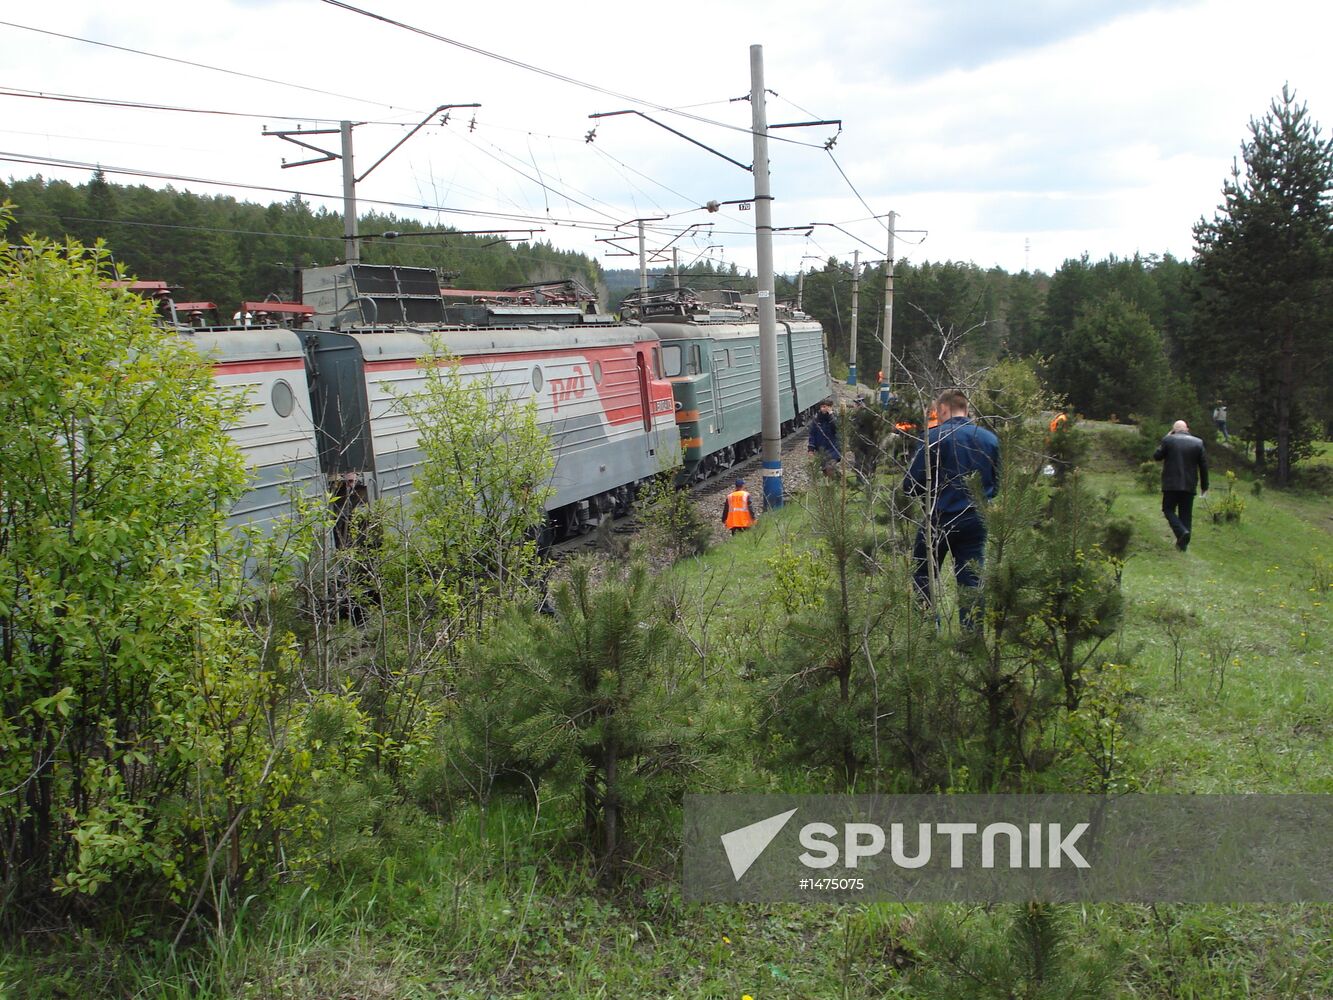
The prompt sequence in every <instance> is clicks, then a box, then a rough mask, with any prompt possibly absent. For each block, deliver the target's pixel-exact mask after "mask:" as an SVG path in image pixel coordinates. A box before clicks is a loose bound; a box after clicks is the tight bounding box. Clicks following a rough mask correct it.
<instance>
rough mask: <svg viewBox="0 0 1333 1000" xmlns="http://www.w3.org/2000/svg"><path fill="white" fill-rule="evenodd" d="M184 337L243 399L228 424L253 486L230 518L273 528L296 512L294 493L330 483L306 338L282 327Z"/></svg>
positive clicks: (217, 380) (216, 375) (221, 384)
mask: <svg viewBox="0 0 1333 1000" xmlns="http://www.w3.org/2000/svg"><path fill="white" fill-rule="evenodd" d="M185 336H186V337H187V339H188V341H189V342H190V343H191V345H192V346H193V347H194V348H195V350H197V351H199V352H200V353H201V354H202V355H203V356H204V357H206V358H209V359H210V360H211V361H212V363H213V379H214V382H215V383H216V384H217V385H218V386H219V387H221V388H223V389H225V390H226V391H227V392H228V393H229V394H232V395H233V397H234V398H238V399H240V400H242V402H243V406H242V409H241V411H240V413H239V415H238V417H237V419H236V420H235V421H234V422H233V423H232V425H231V426H230V427H228V429H227V430H228V433H229V435H230V436H231V439H232V442H233V444H235V446H236V447H237V448H238V449H239V450H240V451H241V453H242V455H243V456H244V457H245V462H246V465H247V467H248V469H249V471H250V489H249V491H248V492H247V493H246V494H245V495H244V496H243V497H242V498H241V499H240V500H239V501H238V502H237V504H236V506H235V507H234V508H233V509H232V511H231V513H230V515H229V517H228V523H229V524H231V525H232V526H240V525H247V524H258V525H260V526H261V527H262V528H263V529H264V530H265V531H269V530H271V526H272V524H273V522H274V520H275V519H277V518H279V517H282V516H284V515H286V514H287V513H289V511H290V508H291V501H290V499H289V497H288V496H287V494H288V493H289V492H291V491H292V490H295V491H296V492H297V493H298V494H304V495H311V496H314V495H319V494H321V493H322V492H323V488H324V486H323V478H322V477H321V475H320V470H319V453H318V448H317V445H316V437H315V425H314V420H313V416H312V413H311V406H310V386H309V382H308V380H307V375H306V367H305V356H304V354H303V352H302V350H301V344H300V341H299V340H298V339H297V338H296V337H295V336H294V335H292V334H291V333H290V332H287V331H284V330H278V329H272V330H262V331H249V330H246V331H241V330H233V331H226V332H217V333H211V332H210V333H204V334H198V335H191V334H186V335H185Z"/></svg>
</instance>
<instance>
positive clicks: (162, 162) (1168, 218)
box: [0, 0, 1333, 273]
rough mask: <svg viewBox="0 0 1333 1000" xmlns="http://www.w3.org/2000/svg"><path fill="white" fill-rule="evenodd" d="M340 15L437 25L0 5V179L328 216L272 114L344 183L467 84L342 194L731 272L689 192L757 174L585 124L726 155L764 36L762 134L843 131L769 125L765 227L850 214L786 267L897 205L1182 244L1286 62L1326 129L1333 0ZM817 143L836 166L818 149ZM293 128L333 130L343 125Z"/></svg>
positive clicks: (955, 219) (1059, 234)
mask: <svg viewBox="0 0 1333 1000" xmlns="http://www.w3.org/2000/svg"><path fill="white" fill-rule="evenodd" d="M351 5H352V6H354V7H357V8H360V9H362V10H365V11H371V12H374V13H376V14H380V15H384V16H386V17H390V18H393V19H395V20H398V21H401V22H403V23H404V24H406V25H409V26H411V27H412V28H418V29H422V30H423V31H425V32H429V33H431V34H434V35H437V36H442V37H443V38H444V39H448V40H449V41H443V40H440V39H438V38H430V37H427V36H426V35H423V34H420V33H417V32H413V31H411V30H407V29H406V28H404V27H398V26H393V25H390V24H386V23H383V22H382V21H378V20H375V19H372V18H370V17H368V16H366V15H365V14H363V13H357V12H355V11H352V10H348V9H346V8H343V7H339V6H337V5H334V4H331V3H328V2H325V0H193V2H189V3H181V2H179V0H173V2H157V0H142V2H134V0H130V2H127V3H122V4H119V5H114V6H113V5H108V4H106V3H104V2H100V0H99V2H93V0H58V2H47V3H44V4H40V3H27V4H19V3H8V4H5V6H4V10H3V13H0V18H3V20H4V21H6V22H10V23H7V24H0V89H3V90H4V91H5V92H6V94H5V96H0V156H3V157H5V158H6V159H7V160H8V161H9V162H0V176H11V177H28V176H31V175H33V174H35V173H39V172H40V173H42V174H43V175H45V176H47V177H63V178H66V179H69V180H72V181H84V180H86V179H87V178H88V176H89V171H88V169H86V168H84V169H69V168H62V167H59V166H54V165H51V164H49V163H48V164H45V165H40V166H39V165H33V164H31V163H25V162H13V160H14V159H15V158H18V159H21V160H23V159H32V158H50V159H53V160H56V161H62V162H63V161H73V162H76V163H80V164H87V163H100V164H102V165H103V166H104V168H106V169H107V171H108V177H109V179H111V180H113V181H117V182H119V183H146V184H151V185H154V186H161V185H163V184H166V183H168V181H166V180H161V179H153V178H142V177H134V176H127V175H124V174H119V173H116V172H114V170H117V169H121V168H124V169H129V170H136V171H148V172H153V173H158V174H164V175H174V176H176V177H181V178H190V180H174V181H171V182H170V183H173V184H175V186H176V187H178V188H186V189H188V190H191V191H195V192H198V193H201V194H231V195H234V196H236V197H238V198H242V199H247V200H255V201H261V202H264V203H267V202H270V201H274V200H285V199H286V198H287V197H290V194H291V192H294V191H300V192H307V193H309V194H311V195H319V194H324V195H328V196H330V198H329V199H327V200H325V199H319V198H315V199H314V200H316V201H317V202H318V203H320V204H328V205H329V206H330V207H331V208H334V209H340V208H341V201H340V198H341V190H342V187H341V167H340V165H339V164H338V163H337V162H336V161H335V162H327V163H321V164H317V165H312V166H304V167H297V168H292V169H283V167H282V160H283V158H284V157H285V158H286V159H287V160H288V161H289V162H291V161H295V160H298V159H302V158H304V156H305V155H306V154H305V153H304V152H303V151H302V150H300V149H299V148H297V147H295V146H292V145H289V144H287V143H284V142H282V141H281V140H279V139H276V138H273V137H265V136H263V134H262V132H263V130H264V129H265V127H267V128H269V129H270V130H272V129H290V128H295V127H296V126H297V125H298V124H300V125H302V126H303V127H304V128H307V129H310V128H328V127H334V128H336V123H337V121H338V120H339V119H350V120H353V121H356V122H361V123H364V124H360V125H358V127H357V128H356V129H355V132H354V136H355V163H356V166H357V172H358V173H361V172H363V171H364V170H365V169H366V168H368V167H370V166H371V165H372V164H373V163H374V162H375V160H376V159H378V158H379V157H380V156H381V155H382V154H383V153H384V152H386V151H387V150H388V149H389V148H390V147H391V146H392V145H393V144H394V143H395V142H397V141H398V140H399V139H401V138H402V137H403V136H404V134H405V133H406V127H405V125H404V123H408V124H415V123H416V122H418V121H420V120H421V118H422V117H424V116H425V115H426V113H427V112H429V111H430V110H431V109H432V108H435V107H437V106H439V105H441V104H466V103H472V102H476V103H480V104H481V105H482V107H481V108H479V109H476V110H475V111H474V110H473V109H459V110H456V111H454V112H453V113H452V115H451V118H450V121H449V123H448V124H446V125H438V124H432V125H430V126H428V127H427V128H425V129H423V130H422V131H421V132H419V133H418V134H417V135H415V136H414V137H413V138H411V139H410V140H409V141H407V142H406V143H405V144H404V145H403V147H402V148H401V149H399V150H398V151H397V152H395V153H394V154H393V155H392V156H391V157H390V158H389V159H388V160H386V161H385V162H384V163H383V165H381V166H379V167H377V168H376V169H375V170H374V171H373V173H371V174H370V176H368V177H366V178H365V179H364V180H363V181H361V183H360V184H359V186H358V194H359V197H360V198H361V199H362V207H363V209H364V208H368V207H371V204H372V202H375V201H378V202H382V203H394V202H397V203H403V204H409V205H414V206H429V207H430V208H429V210H425V211H423V210H421V209H415V210H413V209H408V208H393V209H390V210H394V211H398V212H400V213H403V214H411V215H413V216H415V217H419V218H422V219H425V220H427V221H430V222H432V223H439V224H442V225H450V226H454V227H456V228H463V229H482V228H499V227H504V226H513V227H515V228H518V229H528V228H541V229H544V230H545V232H543V233H541V234H540V235H539V236H537V237H536V238H538V239H545V240H550V241H551V242H553V243H555V244H556V245H557V246H560V247H565V248H570V249H577V250H582V251H584V252H588V253H591V254H596V255H599V257H600V259H601V260H602V263H603V264H604V265H605V266H607V267H617V266H620V267H624V266H637V263H636V261H634V260H633V259H632V258H629V257H608V256H605V253H606V252H607V251H608V249H609V248H610V245H609V244H605V243H598V242H596V241H597V239H598V238H605V237H610V236H614V235H616V228H615V227H616V224H617V223H623V222H625V221H626V220H630V219H634V218H638V217H642V216H669V218H668V219H666V220H665V221H662V222H655V223H653V224H652V225H653V227H654V228H653V231H652V232H651V233H650V237H649V244H650V248H651V247H653V246H662V245H664V244H666V243H667V242H669V241H671V240H672V239H673V238H674V237H678V238H677V239H676V242H675V245H676V246H677V247H678V248H680V249H681V251H682V255H683V257H684V259H685V260H688V259H690V258H693V257H695V256H696V255H704V256H706V257H708V258H710V259H714V260H722V261H725V262H735V263H736V264H738V265H739V266H740V267H742V268H750V267H753V264H754V238H753V217H754V216H753V213H752V212H745V211H741V210H740V209H739V208H738V207H737V206H730V207H727V208H724V209H723V211H721V212H719V213H717V214H710V213H708V212H706V211H703V210H702V209H701V206H703V205H704V204H705V203H707V202H708V201H710V200H716V201H731V200H736V199H741V198H745V197H747V196H748V195H750V194H751V193H752V192H753V180H752V178H751V176H750V174H749V173H747V172H746V171H744V170H742V169H741V168H740V167H737V166H735V165H733V164H731V163H728V162H726V161H725V160H723V159H721V158H720V157H718V156H715V155H713V154H712V153H710V152H708V151H706V150H704V149H701V148H699V147H698V146H696V145H692V144H690V143H689V142H687V141H685V140H684V139H682V138H679V137H677V136H675V135H672V134H671V133H669V132H667V131H665V130H663V129H661V128H658V127H657V126H655V125H653V124H651V123H649V122H647V121H644V120H642V119H641V118H637V117H633V116H621V117H615V118H609V119H603V120H602V121H601V122H600V124H597V123H595V122H593V121H590V120H589V118H588V115H589V114H591V113H593V112H607V111H619V110H624V109H629V108H634V109H637V110H640V111H642V112H644V113H646V114H649V115H651V116H652V117H653V118H655V119H657V120H658V121H661V122H663V123H665V124H667V125H670V126H671V127H672V128H674V129H677V130H679V131H681V132H684V133H686V134H687V135H688V136H690V137H691V138H693V139H696V140H697V141H698V142H701V143H704V144H706V145H708V146H711V147H713V148H714V149H716V150H717V151H718V152H720V153H723V154H725V155H726V156H728V157H731V158H732V159H734V160H738V161H740V162H741V163H743V164H749V163H750V162H751V161H752V159H753V150H752V146H751V137H750V135H749V126H750V106H749V104H748V103H747V102H744V101H736V100H734V99H735V98H738V97H741V96H742V95H745V94H748V91H749V87H750V75H749V74H750V58H749V48H750V46H751V44H756V43H757V44H761V45H762V46H763V52H764V62H765V74H766V81H765V82H766V85H767V88H768V89H769V90H771V91H773V92H775V93H776V95H777V96H772V95H770V98H769V107H768V114H769V121H770V122H771V123H780V122H793V121H802V120H809V119H812V118H819V119H841V120H842V122H843V126H842V130H841V132H839V131H838V129H837V128H836V126H818V127H813V128H802V129H783V130H781V131H778V132H775V137H776V136H781V137H782V138H783V139H792V140H797V142H799V143H803V144H804V145H798V144H796V143H793V142H785V141H777V140H776V139H775V141H774V142H773V143H772V147H771V151H770V159H771V162H772V187H773V194H774V197H775V198H776V201H775V205H774V224H775V225H777V226H799V225H805V224H808V223H811V222H822V223H837V224H839V225H840V226H841V227H842V229H841V230H840V229H837V228H834V227H832V226H820V227H817V228H816V229H815V231H814V234H813V236H812V237H810V238H806V237H804V236H801V235H780V236H779V237H777V240H776V250H775V265H776V267H777V269H778V270H779V271H782V272H786V273H794V272H795V271H796V270H797V269H798V268H799V267H801V266H803V265H804V266H807V267H808V266H810V265H811V264H813V263H815V262H814V261H812V260H809V259H806V258H807V257H818V258H825V257H827V256H829V255H836V256H838V257H841V258H850V257H851V254H852V251H853V250H854V249H859V250H860V251H861V252H862V259H863V260H864V259H868V258H869V259H874V258H882V257H883V256H884V254H885V250H884V249H883V247H884V244H885V242H886V234H885V230H884V228H883V224H882V223H881V222H876V221H874V220H873V219H872V218H870V217H871V216H873V215H879V214H882V213H886V212H888V211H889V210H891V209H892V210H894V211H896V212H897V213H898V227H899V229H900V230H901V231H902V232H901V234H900V236H899V240H898V256H899V257H900V258H901V257H907V258H910V259H912V260H915V261H921V260H925V259H929V260H934V261H941V260H957V261H973V262H975V263H976V264H978V265H981V266H982V267H991V266H994V265H999V266H1001V267H1003V268H1005V269H1007V270H1009V271H1018V270H1021V269H1023V268H1024V267H1028V268H1029V269H1032V270H1037V269H1041V270H1045V271H1047V272H1050V271H1053V270H1054V269H1056V268H1058V267H1059V266H1060V264H1061V263H1062V262H1063V261H1064V260H1065V259H1067V258H1070V257H1077V256H1079V255H1081V254H1084V253H1087V254H1089V255H1090V256H1091V257H1092V258H1093V259H1094V260H1095V259H1100V258H1103V257H1105V256H1106V255H1108V254H1117V255H1121V256H1129V255H1132V254H1134V253H1135V252H1139V253H1143V254H1151V253H1159V254H1160V253H1167V252H1169V253H1172V254H1175V255H1176V256H1181V257H1188V256H1189V255H1190V253H1191V246H1192V241H1191V226H1192V224H1193V223H1194V222H1195V221H1196V220H1197V219H1198V218H1199V217H1200V215H1203V214H1208V215H1211V213H1212V211H1213V209H1214V206H1215V205H1216V204H1217V201H1218V199H1219V194H1220V190H1221V185H1222V182H1223V180H1224V179H1225V177H1226V176H1227V173H1228V170H1229V168H1230V166H1231V162H1232V158H1233V157H1234V156H1236V155H1237V154H1238V152H1239V148H1240V143H1241V142H1242V140H1243V139H1245V138H1246V135H1247V132H1246V127H1247V123H1248V121H1249V119H1250V118H1251V117H1258V116H1261V115H1262V114H1263V113H1264V111H1265V110H1266V108H1267V106H1268V104H1269V102H1270V101H1271V100H1272V98H1273V97H1274V96H1275V95H1276V94H1278V92H1279V91H1280V90H1281V88H1282V86H1283V84H1284V83H1290V85H1291V86H1292V87H1293V88H1294V89H1295V90H1296V92H1297V95H1298V97H1300V98H1301V99H1303V100H1304V101H1306V102H1307V103H1308V104H1309V107H1310V110H1311V112H1312V113H1313V115H1314V117H1315V118H1316V119H1317V120H1318V121H1320V122H1321V123H1323V124H1324V126H1325V133H1327V132H1328V131H1329V129H1330V128H1333V57H1330V56H1329V54H1328V46H1329V39H1330V38H1333V4H1330V3H1328V2H1316V0H1311V2H1297V0H1270V2H1267V3H1262V4H1255V3H1250V2H1241V0H1194V2H1190V0H1115V2H1109V0H1108V2H1103V0H1068V2H1063V0H1027V2H1022V3H1019V2H1014V3H998V2H996V3H987V2H985V0H968V2H963V0H898V2H893V0H890V2H870V0H844V2H827V3H824V4H816V3H810V2H808V0H805V2H800V3H796V2H789V0H770V2H765V3H762V4H761V3H751V2H745V3H742V2H733V0H717V2H713V3H709V4H702V5H686V6H684V7H672V6H670V5H660V4H657V5H648V4H634V3H624V2H619V3H607V2H603V0H589V2H582V3H576V4H570V5H563V6H562V5H552V4H549V3H536V2H532V0H499V2H491V3H483V2H466V3H457V2H456V3H449V4H444V3H439V2H425V0H354V2H353V3H352V4H351ZM15 25H21V26H22V27H18V26H15ZM32 29H40V30H32ZM51 33H57V34H51ZM58 35H63V36H70V37H58ZM76 39H82V40H76ZM90 41H93V42H100V43H103V44H102V45H94V44H90ZM450 42H454V43H462V44H461V45H459V44H450ZM110 46H119V47H121V48H119V49H118V48H112V47H110ZM465 46H471V47H473V48H474V49H482V50H485V51H486V52H487V53H489V54H490V55H486V54H482V53H479V52H476V51H472V50H469V49H468V48H466V47H465ZM125 49H133V50H140V52H142V53H152V54H154V55H156V56H169V57H172V58H173V59H176V60H184V61H187V62H188V63H194V64H198V65H187V64H186V63H185V62H172V61H167V60H164V59H161V58H153V57H152V56H150V55H144V54H139V53H136V52H131V51H124V50H125ZM496 56H499V57H503V58H495V57H496ZM515 63H524V64H529V65H531V66H534V67H537V68H540V69H541V70H545V71H547V72H548V73H549V74H551V75H543V74H540V73H537V72H533V71H532V70H530V69H527V68H524V67H523V66H520V65H515ZM205 67H213V68H205ZM218 70H227V71H230V72H219V71H218ZM244 74H248V76H247V75H244ZM255 77H262V78H265V79H255ZM558 77H563V78H566V79H559V78H558ZM582 84H587V85H591V86H583V85H582ZM16 91H25V92H42V93H43V94H47V95H57V94H58V95H70V96H75V97H96V98H101V99H108V100H112V101H122V102H139V103H150V104H157V105H168V106H171V107H173V108H191V109H196V110H209V111H226V112H233V113H238V114H232V115H226V116H222V115H205V114H196V113H185V112H180V111H172V110H143V109H131V108H123V107H114V106H93V105H89V104H84V103H75V102H69V101H55V100H49V99H47V100H43V99H35V98H31V97H23V96H9V95H10V94H12V93H13V92H16ZM654 105H655V106H657V107H659V108H673V109H685V110H686V112H687V114H688V115H693V116H697V118H691V117H686V116H685V115H681V114H673V113H670V112H667V111H660V110H655V109H654V107H653V106H654ZM474 115H475V122H474V121H473V116H474ZM249 116H253V117H249ZM698 119H704V120H698ZM594 124H596V125H597V128H596V135H595V136H594V138H593V141H592V142H591V143H588V142H586V141H585V136H586V133H587V132H588V131H589V129H591V128H592V127H593V125H594ZM835 137H836V143H835V144H834V145H833V147H832V158H831V157H830V155H829V153H828V152H826V151H825V149H824V145H825V143H827V142H828V141H829V140H830V139H833V138H835ZM313 141H316V142H320V141H324V142H329V143H330V147H329V148H332V149H337V136H332V137H328V136H326V137H322V138H321V139H319V140H313ZM835 161H836V162H835ZM839 166H840V167H841V169H842V171H843V172H845V174H846V178H847V179H846V180H845V179H844V178H843V177H842V176H841V174H840V173H839V169H838V167H839ZM113 168H114V169H113ZM206 180H208V181H227V182H232V183H242V184H249V185H256V186H258V187H259V188H261V189H272V190H247V189H244V188H227V187H220V186H216V185H212V184H206V183H203V181H206ZM858 192H859V197H858ZM867 206H868V207H867ZM375 207H378V208H382V209H389V208H390V206H387V205H384V204H376V205H375ZM446 210H449V211H446ZM460 212H461V213H478V214H458V213H460ZM144 221H146V222H151V221H152V220H144ZM710 222H711V223H712V228H711V229H694V230H691V231H688V232H684V234H683V235H680V234H681V233H682V231H684V230H685V229H686V227H689V226H690V225H692V224H696V223H697V224H700V225H706V224H707V223H710ZM842 230H846V232H844V231H842ZM633 231H634V227H633V226H625V227H624V228H623V229H622V230H621V232H623V233H626V234H632V233H633ZM862 241H864V242H862ZM625 245H626V246H627V247H629V248H631V249H632V248H634V247H635V241H634V240H633V239H629V240H627V241H626V243H625Z"/></svg>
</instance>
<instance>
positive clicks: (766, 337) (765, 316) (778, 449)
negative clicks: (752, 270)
mask: <svg viewBox="0 0 1333 1000" xmlns="http://www.w3.org/2000/svg"><path fill="white" fill-rule="evenodd" d="M750 114H751V116H752V117H751V121H752V123H753V124H752V125H751V131H752V132H753V133H754V167H753V170H754V245H755V257H756V260H757V264H758V272H759V273H758V283H759V295H758V299H759V404H760V414H761V415H762V417H763V431H762V440H763V452H762V455H763V464H764V509H765V510H771V509H774V508H777V507H781V506H782V418H781V416H780V414H779V412H778V316H777V309H776V305H775V303H774V301H773V196H772V195H771V194H770V193H769V185H768V110H767V108H766V107H765V105H764V47H763V46H762V45H751V46H750Z"/></svg>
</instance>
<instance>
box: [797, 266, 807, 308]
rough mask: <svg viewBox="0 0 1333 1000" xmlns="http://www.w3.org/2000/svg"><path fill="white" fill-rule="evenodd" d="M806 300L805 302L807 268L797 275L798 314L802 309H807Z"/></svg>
mask: <svg viewBox="0 0 1333 1000" xmlns="http://www.w3.org/2000/svg"><path fill="white" fill-rule="evenodd" d="M804 300H805V268H801V270H800V271H799V272H798V273H797V275H796V311H797V312H800V311H801V310H802V309H804V308H805V305H804Z"/></svg>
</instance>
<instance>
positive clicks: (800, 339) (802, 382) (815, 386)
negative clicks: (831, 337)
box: [780, 321, 833, 414]
mask: <svg viewBox="0 0 1333 1000" xmlns="http://www.w3.org/2000/svg"><path fill="white" fill-rule="evenodd" d="M780 325H781V326H782V327H785V328H786V330H787V343H788V349H789V352H790V370H791V383H792V391H793V393H794V396H795V407H796V412H797V413H801V414H805V413H809V412H810V411H811V410H813V409H814V408H815V407H816V406H818V405H819V401H820V400H821V399H826V398H827V397H828V396H829V394H830V393H832V391H833V383H832V380H831V379H830V377H829V367H828V352H827V351H825V350H824V329H823V327H821V326H820V325H819V324H818V323H810V322H799V321H788V322H783V323H782V324H780Z"/></svg>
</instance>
